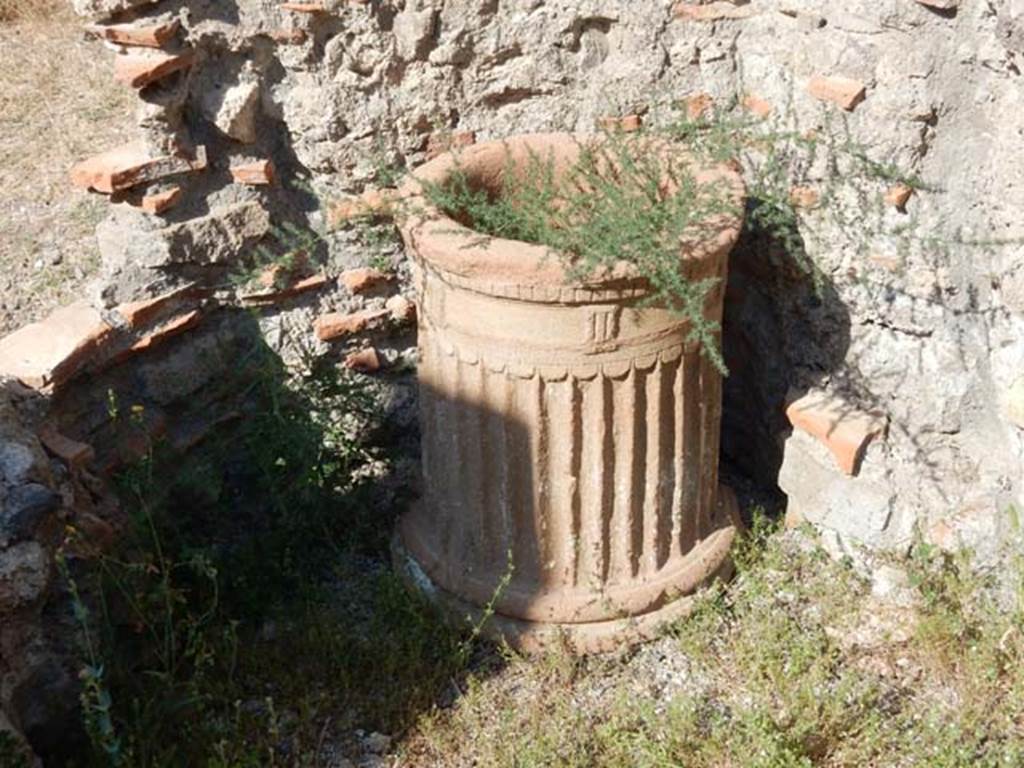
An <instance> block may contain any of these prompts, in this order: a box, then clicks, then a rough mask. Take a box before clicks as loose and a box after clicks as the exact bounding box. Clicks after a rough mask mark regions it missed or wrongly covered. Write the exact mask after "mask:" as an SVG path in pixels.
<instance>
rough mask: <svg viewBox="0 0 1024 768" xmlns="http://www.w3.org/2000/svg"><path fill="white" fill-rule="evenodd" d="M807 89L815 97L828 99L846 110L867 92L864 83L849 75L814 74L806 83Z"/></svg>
mask: <svg viewBox="0 0 1024 768" xmlns="http://www.w3.org/2000/svg"><path fill="white" fill-rule="evenodd" d="M807 91H808V93H810V94H811V96H813V97H814V98H816V99H819V100H821V101H830V102H832V103H833V104H836V105H838V106H840V107H842V108H843V109H845V110H846V111H847V112H852V111H853V110H854V109H856V107H857V105H858V104H860V103H861V102H862V101H863V100H864V97H865V94H866V93H867V88H866V87H865V85H864V83H862V82H860V81H859V80H853V79H852V78H849V77H824V76H823V75H815V76H814V77H812V78H811V80H810V82H809V83H808V84H807Z"/></svg>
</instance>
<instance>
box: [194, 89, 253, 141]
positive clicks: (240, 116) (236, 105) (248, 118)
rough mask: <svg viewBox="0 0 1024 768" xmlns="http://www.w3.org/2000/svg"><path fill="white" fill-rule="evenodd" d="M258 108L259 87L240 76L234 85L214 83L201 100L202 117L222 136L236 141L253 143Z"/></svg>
mask: <svg viewBox="0 0 1024 768" xmlns="http://www.w3.org/2000/svg"><path fill="white" fill-rule="evenodd" d="M259 107H260V84H259V82H258V81H257V80H256V79H255V78H254V77H252V76H245V75H243V77H242V79H240V80H239V82H237V83H233V84H227V83H215V84H214V85H213V86H212V87H210V88H209V89H208V90H207V91H206V92H205V93H204V94H203V97H202V102H201V108H202V112H203V115H204V116H205V117H206V118H207V119H208V120H209V121H210V122H212V123H213V124H214V125H216V126H217V127H218V128H219V129H220V130H221V132H222V133H224V134H225V135H227V136H230V137H231V138H232V139H235V140H236V141H241V142H243V143H245V144H251V143H253V142H254V141H256V121H257V117H258V115H259Z"/></svg>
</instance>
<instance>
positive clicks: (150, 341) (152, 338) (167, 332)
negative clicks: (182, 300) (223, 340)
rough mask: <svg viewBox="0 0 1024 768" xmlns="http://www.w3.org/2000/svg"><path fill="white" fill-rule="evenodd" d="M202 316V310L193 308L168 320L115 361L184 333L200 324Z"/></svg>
mask: <svg viewBox="0 0 1024 768" xmlns="http://www.w3.org/2000/svg"><path fill="white" fill-rule="evenodd" d="M202 316H203V313H202V311H201V310H198V309H193V310H192V311H191V312H186V313H185V314H183V315H179V316H178V317H175V318H172V319H170V320H168V321H167V322H166V323H163V324H161V325H160V326H158V327H157V328H155V329H154V330H152V331H150V332H149V333H147V334H146V335H145V336H143V337H142V338H141V339H139V340H138V341H136V342H135V343H134V344H132V345H131V346H130V347H129V348H128V349H127V350H126V351H125V352H122V353H121V354H120V355H119V356H118V357H117V358H115V361H120V360H124V359H126V358H128V357H130V356H131V355H133V354H136V353H138V352H145V351H146V350H147V349H151V348H152V347H155V346H156V345H157V344H159V343H160V342H162V341H165V340H167V339H169V338H171V337H172V336H177V335H178V334H179V333H184V332H185V331H187V330H189V329H191V328H194V327H195V326H197V325H199V321H200V320H201V319H202Z"/></svg>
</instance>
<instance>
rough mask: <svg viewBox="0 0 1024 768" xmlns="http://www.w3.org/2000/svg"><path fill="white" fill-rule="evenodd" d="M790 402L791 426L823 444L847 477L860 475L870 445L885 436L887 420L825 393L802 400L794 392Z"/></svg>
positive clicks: (788, 407) (818, 393) (814, 392)
mask: <svg viewBox="0 0 1024 768" xmlns="http://www.w3.org/2000/svg"><path fill="white" fill-rule="evenodd" d="M787 401H788V403H789V404H788V406H787V407H786V418H788V419H789V422H790V424H792V425H793V427H794V428H795V429H799V430H802V431H803V432H806V433H807V434H808V435H811V436H812V437H814V438H815V439H817V440H819V441H821V443H822V444H823V445H825V446H826V447H827V448H828V449H829V451H831V452H832V455H833V456H834V457H835V461H836V465H837V466H838V467H839V468H840V469H841V470H842V471H843V472H845V473H846V474H847V475H855V474H857V470H858V468H859V464H860V460H861V457H862V456H863V454H864V450H865V448H866V447H867V445H868V443H870V442H871V441H872V440H873V439H875V438H876V437H879V436H880V435H883V434H884V433H885V429H886V419H885V417H883V416H882V415H881V414H877V413H866V412H864V411H861V410H859V409H857V408H856V407H854V406H852V405H851V404H849V403H847V402H846V401H844V400H842V399H840V398H838V397H835V396H832V395H829V394H828V393H825V392H821V391H812V392H809V393H807V394H805V395H803V396H801V397H797V396H795V394H794V393H791V394H790V396H789V397H788V398H787Z"/></svg>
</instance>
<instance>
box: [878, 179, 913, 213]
mask: <svg viewBox="0 0 1024 768" xmlns="http://www.w3.org/2000/svg"><path fill="white" fill-rule="evenodd" d="M913 194H914V188H913V187H910V186H908V185H906V184H897V185H896V186H894V187H890V188H889V189H888V190H886V192H885V203H886V205H891V206H892V207H893V208H896V209H898V210H901V211H902V210H903V209H904V208H906V206H907V203H908V202H910V198H911V197H912V196H913Z"/></svg>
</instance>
